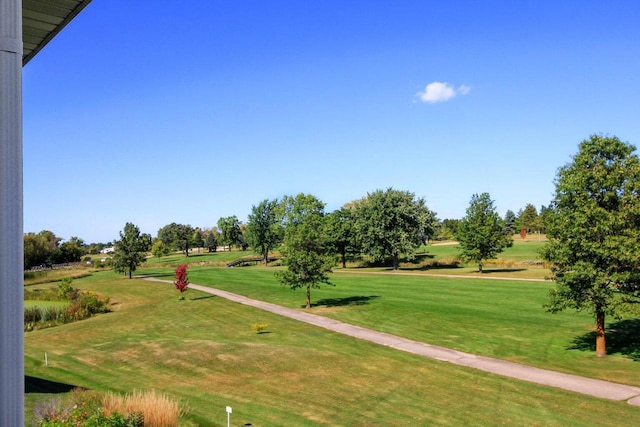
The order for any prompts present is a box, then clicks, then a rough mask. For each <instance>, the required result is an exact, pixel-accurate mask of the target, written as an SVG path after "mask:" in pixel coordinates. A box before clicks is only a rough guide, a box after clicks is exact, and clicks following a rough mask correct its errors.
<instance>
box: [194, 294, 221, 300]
mask: <svg viewBox="0 0 640 427" xmlns="http://www.w3.org/2000/svg"><path fill="white" fill-rule="evenodd" d="M215 297H216V296H215V295H205V296H202V297H197V298H190V299H189V301H197V300H199V299H209V298H215Z"/></svg>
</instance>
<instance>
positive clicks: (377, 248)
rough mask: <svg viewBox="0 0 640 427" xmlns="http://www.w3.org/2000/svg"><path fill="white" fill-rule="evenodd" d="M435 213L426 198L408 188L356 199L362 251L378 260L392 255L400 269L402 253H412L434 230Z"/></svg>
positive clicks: (374, 193) (435, 222)
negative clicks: (417, 196)
mask: <svg viewBox="0 0 640 427" xmlns="http://www.w3.org/2000/svg"><path fill="white" fill-rule="evenodd" d="M436 225H437V220H436V215H435V213H433V212H432V211H430V210H429V208H427V205H426V204H425V201H424V199H422V198H416V197H415V195H414V194H413V193H411V192H408V191H400V190H394V189H393V188H389V189H387V190H385V191H383V190H376V191H374V192H373V193H369V194H368V195H367V197H365V198H364V199H362V200H360V201H359V202H358V203H356V229H357V231H358V235H359V237H360V241H361V243H362V250H363V252H365V253H367V254H369V255H371V256H372V257H373V258H374V259H375V260H378V261H384V260H385V259H388V258H391V259H392V261H393V269H394V270H397V269H398V267H399V262H400V254H406V255H408V256H412V255H413V254H414V252H415V250H416V249H417V248H418V247H419V246H420V245H422V244H424V243H425V242H426V241H427V239H428V238H429V237H431V236H433V234H434V233H435V229H436Z"/></svg>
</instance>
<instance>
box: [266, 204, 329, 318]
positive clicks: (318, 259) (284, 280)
mask: <svg viewBox="0 0 640 427" xmlns="http://www.w3.org/2000/svg"><path fill="white" fill-rule="evenodd" d="M282 210H283V213H284V215H283V223H284V227H285V232H284V242H283V245H282V255H283V261H282V262H283V265H284V266H285V267H286V270H282V271H278V272H276V276H277V277H278V279H279V281H280V283H281V284H282V285H283V286H289V287H291V289H298V288H306V291H307V293H306V296H307V299H306V307H307V308H310V307H311V288H319V287H320V285H321V284H328V285H331V282H330V281H329V277H328V276H327V274H328V273H330V272H331V267H332V266H333V263H334V260H333V257H332V256H331V255H330V254H328V249H327V241H326V238H325V235H324V229H325V215H324V203H323V202H321V201H320V200H318V199H317V198H316V197H315V196H312V195H306V194H302V193H301V194H298V195H297V196H295V197H291V196H285V197H284V199H283V201H282Z"/></svg>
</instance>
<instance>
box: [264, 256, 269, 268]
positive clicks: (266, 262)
mask: <svg viewBox="0 0 640 427" xmlns="http://www.w3.org/2000/svg"><path fill="white" fill-rule="evenodd" d="M268 263H269V252H265V253H264V266H265V267H266V266H267V264H268Z"/></svg>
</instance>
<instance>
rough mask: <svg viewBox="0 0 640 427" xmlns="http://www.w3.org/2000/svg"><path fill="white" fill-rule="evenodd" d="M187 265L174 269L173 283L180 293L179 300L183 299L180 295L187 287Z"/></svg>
mask: <svg viewBox="0 0 640 427" xmlns="http://www.w3.org/2000/svg"><path fill="white" fill-rule="evenodd" d="M187 268H189V266H188V265H187V264H180V265H179V266H178V267H176V281H175V282H173V284H174V285H175V287H176V289H177V290H179V291H180V299H184V295H182V293H183V292H184V291H186V290H187V288H188V286H189V274H188V273H187Z"/></svg>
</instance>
